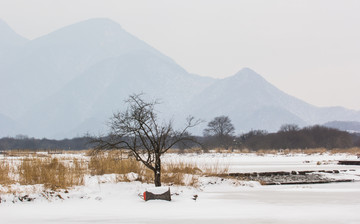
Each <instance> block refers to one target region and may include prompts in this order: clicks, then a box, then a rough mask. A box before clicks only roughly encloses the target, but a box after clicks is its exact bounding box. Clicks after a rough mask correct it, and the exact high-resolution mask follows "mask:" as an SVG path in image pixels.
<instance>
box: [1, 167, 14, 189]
mask: <svg viewBox="0 0 360 224" xmlns="http://www.w3.org/2000/svg"><path fill="white" fill-rule="evenodd" d="M12 183H13V180H12V179H11V178H10V165H9V164H7V163H5V162H4V161H1V163H0V184H1V185H9V184H12Z"/></svg>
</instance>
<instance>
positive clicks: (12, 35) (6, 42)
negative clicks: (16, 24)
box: [0, 19, 28, 47]
mask: <svg viewBox="0 0 360 224" xmlns="http://www.w3.org/2000/svg"><path fill="white" fill-rule="evenodd" d="M0 34H1V35H0V47H13V46H17V45H21V44H24V43H25V42H27V41H28V40H27V39H26V38H24V37H22V36H20V35H19V34H17V33H16V32H15V31H14V30H13V29H11V27H10V26H9V25H8V24H7V23H6V22H5V21H4V20H2V19H0Z"/></svg>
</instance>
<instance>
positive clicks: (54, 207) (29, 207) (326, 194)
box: [0, 154, 360, 224]
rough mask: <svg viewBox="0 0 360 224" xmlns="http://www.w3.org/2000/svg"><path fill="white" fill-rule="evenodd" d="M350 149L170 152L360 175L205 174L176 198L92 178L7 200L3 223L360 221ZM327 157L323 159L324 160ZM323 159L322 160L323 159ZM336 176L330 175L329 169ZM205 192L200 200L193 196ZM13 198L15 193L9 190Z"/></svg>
mask: <svg viewBox="0 0 360 224" xmlns="http://www.w3.org/2000/svg"><path fill="white" fill-rule="evenodd" d="M342 159H356V158H355V156H350V155H311V156H308V155H292V156H286V155H265V156H256V155H254V154H201V155H195V154H194V155H181V156H179V155H175V154H169V155H166V156H165V158H164V159H163V161H164V162H167V161H190V162H191V161H192V162H196V163H197V164H218V165H224V166H228V167H229V170H230V172H253V171H257V172H258V171H286V170H287V171H291V170H321V169H323V170H324V169H325V170H332V169H336V170H348V171H347V172H345V173H341V174H339V175H341V177H344V178H350V179H354V180H357V181H354V182H350V183H332V184H318V185H287V186H285V185H282V186H261V185H260V184H259V183H257V182H243V181H238V180H229V179H221V178H215V177H201V178H200V179H199V183H200V186H199V187H198V188H192V187H184V186H182V187H180V186H172V187H171V193H172V194H173V195H172V201H171V202H168V201H147V202H145V201H143V200H142V199H141V198H140V197H139V196H138V194H139V193H142V192H144V191H145V190H146V189H147V188H150V187H153V185H151V184H142V183H140V182H126V183H114V182H112V181H111V179H112V178H113V175H104V176H101V177H96V176H94V177H87V179H86V184H85V186H81V187H77V188H75V189H73V190H70V191H69V193H65V192H62V193H60V196H61V198H63V199H64V200H63V199H60V198H59V197H53V198H52V199H51V200H50V201H49V200H47V199H45V198H44V197H42V198H39V199H37V200H35V201H32V202H22V203H20V202H19V203H9V201H8V202H7V203H2V204H0V223H31V224H32V223H34V224H35V223H36V224H37V223H206V224H209V223H210V224H211V223H301V224H303V223H324V224H325V223H326V224H329V223H334V224H335V223H336V224H338V223H344V224H345V223H346V224H351V223H354V224H355V223H356V224H357V223H360V212H359V211H360V181H358V180H360V167H356V166H339V165H337V164H336V160H342ZM318 162H320V163H318ZM317 164H320V165H317ZM329 175H330V174H329ZM194 195H198V198H197V200H196V201H195V200H193V199H192V198H193V196H194ZM4 198H5V199H7V200H11V195H8V196H7V198H6V197H4Z"/></svg>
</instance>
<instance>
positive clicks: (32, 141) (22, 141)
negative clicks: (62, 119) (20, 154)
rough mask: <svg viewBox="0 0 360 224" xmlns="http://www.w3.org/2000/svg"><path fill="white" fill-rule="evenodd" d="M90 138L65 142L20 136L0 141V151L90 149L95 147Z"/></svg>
mask: <svg viewBox="0 0 360 224" xmlns="http://www.w3.org/2000/svg"><path fill="white" fill-rule="evenodd" d="M89 142H90V138H89V137H78V138H72V139H63V140H51V139H46V138H43V139H36V138H29V137H27V136H23V135H21V136H20V135H19V136H16V137H15V138H12V137H6V138H1V139H0V150H11V149H26V150H52V149H60V150H82V149H90V148H92V147H93V146H92V145H91V144H89Z"/></svg>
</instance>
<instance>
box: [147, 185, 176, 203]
mask: <svg viewBox="0 0 360 224" xmlns="http://www.w3.org/2000/svg"><path fill="white" fill-rule="evenodd" d="M143 196H144V200H145V201H149V200H165V201H171V194H170V187H168V188H167V187H156V188H150V189H147V190H146V191H145V192H144V194H143Z"/></svg>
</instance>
